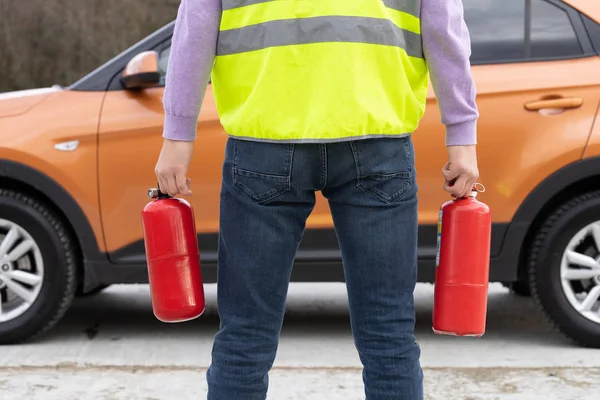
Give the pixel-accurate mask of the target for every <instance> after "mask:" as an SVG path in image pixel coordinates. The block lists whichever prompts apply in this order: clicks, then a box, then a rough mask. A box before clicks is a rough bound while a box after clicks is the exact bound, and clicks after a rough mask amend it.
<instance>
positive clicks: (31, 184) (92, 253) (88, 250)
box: [0, 159, 106, 260]
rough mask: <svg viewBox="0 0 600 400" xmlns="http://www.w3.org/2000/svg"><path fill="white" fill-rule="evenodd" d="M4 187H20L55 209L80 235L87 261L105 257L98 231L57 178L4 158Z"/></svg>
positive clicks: (0, 163)
mask: <svg viewBox="0 0 600 400" xmlns="http://www.w3.org/2000/svg"><path fill="white" fill-rule="evenodd" d="M0 187H3V188H6V189H13V190H20V191H22V192H24V193H27V194H29V195H31V196H34V197H36V198H38V199H40V201H44V202H45V204H46V205H47V206H48V207H50V208H51V209H52V210H53V211H55V212H56V213H57V214H58V215H59V216H60V217H61V218H62V219H63V220H64V222H65V224H66V225H67V227H68V229H69V230H70V233H71V234H72V235H73V237H74V238H76V241H77V243H76V244H77V250H78V251H79V252H80V255H81V257H82V258H83V259H84V260H105V259H106V256H105V255H103V253H102V252H101V251H100V249H99V248H98V245H97V243H96V237H95V235H94V231H93V230H92V227H91V225H90V223H89V221H88V219H87V217H86V216H85V213H84V212H83V210H82V209H81V207H80V206H79V204H78V203H77V202H76V201H75V199H74V198H73V197H72V196H71V195H70V194H69V193H68V192H67V191H66V190H65V189H64V188H63V187H62V186H60V184H58V183H57V182H56V181H55V180H54V179H52V178H51V177H49V176H47V175H46V174H44V173H43V172H40V171H38V170H36V169H34V168H31V167H29V166H27V165H24V164H20V163H18V162H15V161H11V160H2V159H0Z"/></svg>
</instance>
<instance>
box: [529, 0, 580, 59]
mask: <svg viewBox="0 0 600 400" xmlns="http://www.w3.org/2000/svg"><path fill="white" fill-rule="evenodd" d="M531 8H532V9H531V15H532V20H531V57H533V58H547V57H571V56H578V55H581V54H582V53H583V49H582V48H581V44H580V43H579V39H577V34H576V33H575V30H574V29H573V25H572V24H571V20H570V18H569V15H568V14H567V12H566V11H565V10H563V9H560V8H558V7H556V6H555V5H553V4H550V3H547V2H545V1H541V0H534V1H533V3H532V7H531Z"/></svg>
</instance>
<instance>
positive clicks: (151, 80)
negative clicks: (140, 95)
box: [121, 51, 160, 89]
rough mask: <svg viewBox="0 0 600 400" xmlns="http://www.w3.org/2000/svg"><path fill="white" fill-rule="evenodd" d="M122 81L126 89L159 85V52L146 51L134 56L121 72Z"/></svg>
mask: <svg viewBox="0 0 600 400" xmlns="http://www.w3.org/2000/svg"><path fill="white" fill-rule="evenodd" d="M121 82H122V83H123V86H125V88H126V89H145V88H149V87H153V86H156V85H158V84H159V82H160V72H159V71H158V53H157V52H156V51H144V52H142V53H140V54H138V55H136V56H135V57H133V58H132V59H131V61H129V63H127V66H126V67H125V70H124V71H123V73H122V74H121Z"/></svg>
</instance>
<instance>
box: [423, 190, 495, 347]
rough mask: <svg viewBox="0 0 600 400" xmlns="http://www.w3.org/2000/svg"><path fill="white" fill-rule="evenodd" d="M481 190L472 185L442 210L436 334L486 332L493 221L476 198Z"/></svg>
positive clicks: (437, 263) (438, 249) (438, 260)
mask: <svg viewBox="0 0 600 400" xmlns="http://www.w3.org/2000/svg"><path fill="white" fill-rule="evenodd" d="M484 191H485V188H484V187H483V185H481V184H476V185H475V186H474V187H473V190H472V191H471V194H470V196H467V197H464V198H458V199H457V198H455V199H453V200H450V201H447V202H446V203H444V204H443V205H442V207H441V208H440V212H439V219H438V235H437V259H436V270H435V287H434V303H433V331H434V332H435V333H436V334H440V335H455V336H475V337H480V336H483V334H484V333H485V325H486V315H487V297H488V285H489V265H490V244H491V231H492V217H491V212H490V208H489V207H488V206H487V205H486V204H484V203H483V202H481V201H479V200H477V198H476V197H477V193H478V192H484Z"/></svg>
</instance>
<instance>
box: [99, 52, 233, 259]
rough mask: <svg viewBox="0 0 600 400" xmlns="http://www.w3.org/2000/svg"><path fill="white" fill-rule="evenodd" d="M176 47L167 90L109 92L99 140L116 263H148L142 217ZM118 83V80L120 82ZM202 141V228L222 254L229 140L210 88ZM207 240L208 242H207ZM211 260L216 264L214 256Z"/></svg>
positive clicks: (197, 187)
mask: <svg viewBox="0 0 600 400" xmlns="http://www.w3.org/2000/svg"><path fill="white" fill-rule="evenodd" d="M169 50H170V41H168V42H166V43H165V44H164V45H162V46H160V47H159V48H158V49H157V51H158V53H159V70H160V72H161V84H160V85H159V86H158V87H155V88H150V89H146V90H142V91H127V90H124V89H123V90H112V91H108V92H107V94H106V98H105V100H104V105H103V108H102V116H101V120H100V129H99V138H98V163H99V166H98V167H99V168H98V171H99V187H100V205H101V210H102V224H103V230H104V235H105V241H106V248H107V250H108V252H109V256H110V258H111V260H112V261H113V262H117V263H136V262H144V244H143V234H142V227H141V216H140V213H141V211H142V209H143V207H144V206H145V205H146V203H147V202H148V201H149V199H148V197H147V195H146V193H147V189H148V188H150V187H156V176H155V174H154V166H155V164H156V160H157V158H158V155H159V152H160V149H161V145H162V141H163V139H162V130H163V123H164V112H163V102H162V97H163V92H164V77H165V75H166V68H167V65H168V57H169ZM115 79H118V77H116V78H115ZM198 132H199V136H200V137H201V139H200V140H198V141H197V145H196V146H195V150H194V157H193V162H192V164H191V166H190V170H189V174H188V177H189V178H190V179H191V181H192V188H193V192H194V194H193V196H191V197H189V198H186V199H187V200H189V201H190V203H191V204H192V206H193V207H194V212H195V218H196V227H197V230H198V232H199V233H205V234H207V236H206V240H208V241H209V242H210V247H211V250H214V248H216V239H215V238H216V232H217V231H218V217H219V207H218V203H219V190H220V183H221V165H222V161H223V156H224V148H225V141H226V135H225V133H224V132H223V129H222V127H221V125H220V123H219V120H218V116H217V112H216V109H215V106H214V100H213V96H212V91H211V89H210V87H209V88H208V89H207V91H206V96H205V99H204V104H203V107H202V111H201V113H200V116H199V119H198ZM203 237H204V236H203ZM206 256H208V257H209V258H214V257H215V255H214V254H210V253H207V254H206Z"/></svg>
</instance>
